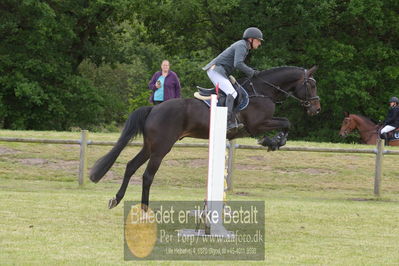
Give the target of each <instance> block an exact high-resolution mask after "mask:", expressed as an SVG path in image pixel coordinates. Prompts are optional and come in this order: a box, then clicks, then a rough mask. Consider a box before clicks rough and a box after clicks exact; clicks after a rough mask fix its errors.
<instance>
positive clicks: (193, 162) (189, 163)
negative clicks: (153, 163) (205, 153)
mask: <svg viewBox="0 0 399 266" xmlns="http://www.w3.org/2000/svg"><path fill="white" fill-rule="evenodd" d="M162 164H164V165H166V166H172V167H174V166H183V167H184V166H185V167H190V168H200V167H207V166H208V159H184V160H165V161H163V162H162Z"/></svg>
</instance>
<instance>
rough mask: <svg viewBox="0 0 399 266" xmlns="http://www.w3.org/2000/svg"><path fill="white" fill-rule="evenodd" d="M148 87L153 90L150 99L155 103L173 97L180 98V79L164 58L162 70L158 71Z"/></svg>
mask: <svg viewBox="0 0 399 266" xmlns="http://www.w3.org/2000/svg"><path fill="white" fill-rule="evenodd" d="M148 88H149V89H150V90H152V94H151V98H150V101H151V102H152V103H153V104H160V103H162V102H164V101H167V100H169V99H173V98H180V81H179V77H178V76H177V74H176V73H175V72H173V71H172V70H170V63H169V61H168V60H163V61H162V64H161V71H158V72H156V73H155V74H154V75H153V76H152V78H151V81H150V83H149V84H148Z"/></svg>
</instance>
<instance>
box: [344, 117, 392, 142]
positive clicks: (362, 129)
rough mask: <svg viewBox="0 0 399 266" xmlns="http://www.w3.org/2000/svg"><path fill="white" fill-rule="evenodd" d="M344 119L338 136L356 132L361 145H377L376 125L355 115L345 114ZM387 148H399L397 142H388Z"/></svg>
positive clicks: (377, 127) (377, 128)
mask: <svg viewBox="0 0 399 266" xmlns="http://www.w3.org/2000/svg"><path fill="white" fill-rule="evenodd" d="M344 114H345V118H344V120H343V121H342V125H341V130H340V131H339V135H340V136H341V137H346V136H347V135H348V134H349V133H351V132H352V131H353V130H357V131H358V132H359V134H360V138H361V139H362V143H364V144H369V145H375V144H376V143H377V138H378V131H379V126H378V124H376V123H374V122H373V121H371V119H369V118H367V117H365V116H362V115H356V114H349V113H348V112H345V113H344ZM389 146H399V141H397V140H392V141H389Z"/></svg>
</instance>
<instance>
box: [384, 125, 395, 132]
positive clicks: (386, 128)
mask: <svg viewBox="0 0 399 266" xmlns="http://www.w3.org/2000/svg"><path fill="white" fill-rule="evenodd" d="M394 129H395V127H393V126H390V125H387V126H385V127H383V128H382V129H381V134H384V133H388V132H391V131H392V130H394Z"/></svg>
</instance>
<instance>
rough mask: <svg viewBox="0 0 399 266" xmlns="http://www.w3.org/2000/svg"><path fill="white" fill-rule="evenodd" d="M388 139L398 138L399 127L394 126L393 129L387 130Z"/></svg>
mask: <svg viewBox="0 0 399 266" xmlns="http://www.w3.org/2000/svg"><path fill="white" fill-rule="evenodd" d="M387 135H388V140H389V141H391V140H399V128H396V129H395V130H392V131H391V132H388V134H387Z"/></svg>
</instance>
